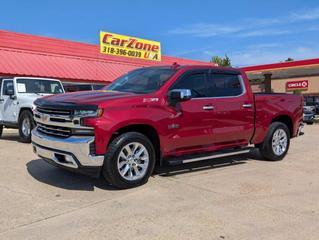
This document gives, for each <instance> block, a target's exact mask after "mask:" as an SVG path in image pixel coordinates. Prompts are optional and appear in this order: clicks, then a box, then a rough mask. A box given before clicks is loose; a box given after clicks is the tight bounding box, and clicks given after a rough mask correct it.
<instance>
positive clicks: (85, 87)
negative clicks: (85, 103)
mask: <svg viewBox="0 0 319 240" xmlns="http://www.w3.org/2000/svg"><path fill="white" fill-rule="evenodd" d="M63 87H64V90H65V91H66V92H78V91H91V90H92V85H91V84H63Z"/></svg>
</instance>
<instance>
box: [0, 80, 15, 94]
mask: <svg viewBox="0 0 319 240" xmlns="http://www.w3.org/2000/svg"><path fill="white" fill-rule="evenodd" d="M8 89H13V81H3V88H2V95H9V94H8Z"/></svg>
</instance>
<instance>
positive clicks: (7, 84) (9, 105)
mask: <svg viewBox="0 0 319 240" xmlns="http://www.w3.org/2000/svg"><path fill="white" fill-rule="evenodd" d="M8 88H13V89H14V82H13V80H12V79H3V80H2V87H1V96H0V99H1V100H0V112H1V120H2V121H5V122H15V121H16V118H17V113H16V110H17V100H16V99H12V98H10V96H9V95H8V93H7V91H8ZM15 94H16V93H15Z"/></svg>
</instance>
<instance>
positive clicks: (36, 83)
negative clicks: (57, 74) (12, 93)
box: [17, 79, 63, 94]
mask: <svg viewBox="0 0 319 240" xmlns="http://www.w3.org/2000/svg"><path fill="white" fill-rule="evenodd" d="M17 89H18V92H19V93H47V94H57V93H63V88H62V85H61V83H60V82H58V81H52V80H40V79H18V80H17Z"/></svg>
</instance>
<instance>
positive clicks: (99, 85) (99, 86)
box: [92, 84, 105, 90]
mask: <svg viewBox="0 0 319 240" xmlns="http://www.w3.org/2000/svg"><path fill="white" fill-rule="evenodd" d="M104 87H105V85H102V84H94V85H92V88H93V90H100V89H102V88H104Z"/></svg>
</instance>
